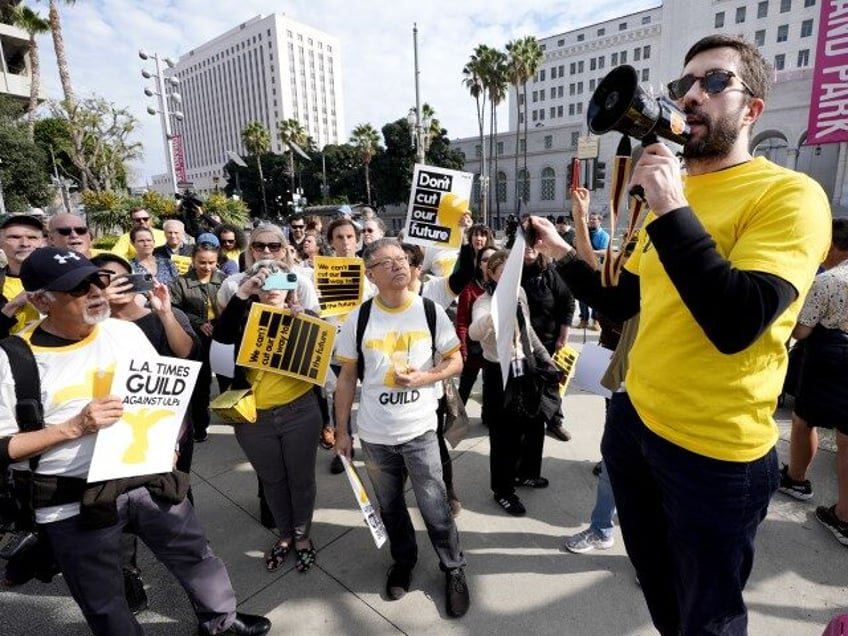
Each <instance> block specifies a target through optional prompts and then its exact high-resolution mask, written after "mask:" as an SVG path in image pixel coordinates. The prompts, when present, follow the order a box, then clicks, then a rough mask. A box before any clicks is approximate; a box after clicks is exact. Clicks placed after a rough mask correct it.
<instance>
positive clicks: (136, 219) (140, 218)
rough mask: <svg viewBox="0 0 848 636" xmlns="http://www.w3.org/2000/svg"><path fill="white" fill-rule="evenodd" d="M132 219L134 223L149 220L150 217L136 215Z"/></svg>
mask: <svg viewBox="0 0 848 636" xmlns="http://www.w3.org/2000/svg"><path fill="white" fill-rule="evenodd" d="M132 220H133V223H141V222H143V221H149V220H150V217H149V216H134V217H133V219H132Z"/></svg>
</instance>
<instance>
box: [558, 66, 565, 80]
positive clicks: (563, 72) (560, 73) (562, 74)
mask: <svg viewBox="0 0 848 636" xmlns="http://www.w3.org/2000/svg"><path fill="white" fill-rule="evenodd" d="M559 76H560V77H561V78H562V77H565V64H560V65H559Z"/></svg>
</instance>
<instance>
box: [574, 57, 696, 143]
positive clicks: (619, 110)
mask: <svg viewBox="0 0 848 636" xmlns="http://www.w3.org/2000/svg"><path fill="white" fill-rule="evenodd" d="M586 121H587V123H588V125H589V130H590V131H591V132H593V133H594V134H596V135H603V134H604V133H607V132H609V131H610V130H617V131H618V132H621V133H624V134H625V135H630V136H631V137H634V138H636V139H642V140H644V141H645V142H649V141H654V140H655V139H656V137H662V138H663V139H667V140H668V141H671V142H673V143H676V144H681V145H683V144H685V143H686V141H687V140H688V139H689V134H690V133H689V124H687V123H686V116H685V115H684V114H683V113H682V112H680V110H678V109H677V107H675V106H674V104H672V103H671V102H669V101H667V100H664V99H654V98H652V97H651V96H649V95H648V94H647V93H646V92H645V91H644V90H642V88H641V87H640V86H639V76H638V74H637V73H636V69H634V68H633V67H632V66H628V65H627V64H624V65H622V66H617V67H615V68H614V69H612V70H611V71H610V72H609V73H607V75H606V77H604V79H603V80H601V83H600V84H598V87H597V88H596V89H595V92H594V93H593V94H592V99H591V100H590V101H589V107H588V109H587V111H586Z"/></svg>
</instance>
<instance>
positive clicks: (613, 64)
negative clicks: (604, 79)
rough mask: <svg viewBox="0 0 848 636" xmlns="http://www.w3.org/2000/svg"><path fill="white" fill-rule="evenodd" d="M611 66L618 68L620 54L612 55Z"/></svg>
mask: <svg viewBox="0 0 848 636" xmlns="http://www.w3.org/2000/svg"><path fill="white" fill-rule="evenodd" d="M610 65H612V66H618V53H611V54H610Z"/></svg>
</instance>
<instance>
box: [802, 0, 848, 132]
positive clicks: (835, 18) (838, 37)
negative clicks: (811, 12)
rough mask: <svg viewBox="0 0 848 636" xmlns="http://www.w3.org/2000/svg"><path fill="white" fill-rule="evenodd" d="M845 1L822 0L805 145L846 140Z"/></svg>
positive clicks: (847, 7) (847, 68)
mask: <svg viewBox="0 0 848 636" xmlns="http://www.w3.org/2000/svg"><path fill="white" fill-rule="evenodd" d="M846 34H848V2H846V1H845V0H822V2H821V15H820V17H819V39H818V44H817V45H816V65H815V68H814V69H813V86H812V89H811V92H810V119H809V122H808V124H807V141H806V143H807V145H811V144H832V143H837V142H840V141H848V35H846Z"/></svg>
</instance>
